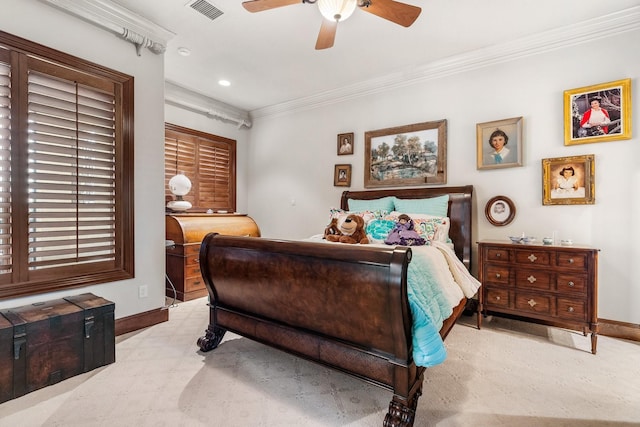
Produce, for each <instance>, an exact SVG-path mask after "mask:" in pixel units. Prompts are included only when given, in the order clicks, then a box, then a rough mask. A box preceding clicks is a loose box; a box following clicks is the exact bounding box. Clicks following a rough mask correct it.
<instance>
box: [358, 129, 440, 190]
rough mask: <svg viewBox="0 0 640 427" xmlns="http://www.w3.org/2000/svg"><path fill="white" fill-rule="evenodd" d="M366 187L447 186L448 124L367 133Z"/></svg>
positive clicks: (365, 137) (365, 158)
mask: <svg viewBox="0 0 640 427" xmlns="http://www.w3.org/2000/svg"><path fill="white" fill-rule="evenodd" d="M364 139H365V156H364V186H365V187H367V188H371V187H387V186H394V187H397V186H411V185H415V186H417V185H425V184H426V185H430V184H445V183H446V182H447V157H446V156H447V120H446V119H443V120H436V121H431V122H423V123H415V124H411V125H406V126H397V127H391V128H386V129H378V130H373V131H368V132H365V135H364Z"/></svg>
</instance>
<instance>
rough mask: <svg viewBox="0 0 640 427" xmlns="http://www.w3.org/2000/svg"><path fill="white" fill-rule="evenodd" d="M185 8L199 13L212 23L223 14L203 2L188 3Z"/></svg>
mask: <svg viewBox="0 0 640 427" xmlns="http://www.w3.org/2000/svg"><path fill="white" fill-rule="evenodd" d="M187 6H189V7H190V8H191V9H193V10H196V11H198V12H200V13H201V14H203V15H204V16H206V17H207V18H209V19H211V20H212V21H213V20H214V19H216V18H218V17H220V16H221V15H222V14H223V13H224V12H223V11H221V10H220V9H218V8H217V7H215V6H214V5H212V4H211V3H209V2H207V1H204V0H195V1H190V2H189V3H187Z"/></svg>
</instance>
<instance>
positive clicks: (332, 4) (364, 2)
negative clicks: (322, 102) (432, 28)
mask: <svg viewBox="0 0 640 427" xmlns="http://www.w3.org/2000/svg"><path fill="white" fill-rule="evenodd" d="M301 2H302V3H310V4H314V3H318V8H319V9H320V13H322V16H323V17H324V18H325V19H323V20H322V25H321V26H320V33H319V34H318V39H317V41H316V50H319V49H327V48H330V47H332V46H333V42H334V40H335V38H336V29H337V28H338V22H341V21H344V20H345V19H347V18H348V17H349V16H351V14H352V13H353V11H354V10H355V9H356V6H357V7H359V8H360V9H361V10H364V11H365V12H369V13H372V14H374V15H376V16H379V17H380V18H383V19H386V20H388V21H391V22H394V23H396V24H398V25H402V26H403V27H409V26H411V24H413V23H414V22H415V20H416V19H418V15H420V12H421V11H422V9H420V8H419V7H416V6H412V5H409V4H405V3H400V2H397V1H395V0H251V1H245V2H243V3H242V6H244V8H245V9H247V10H248V11H249V12H262V11H265V10H269V9H275V8H276V7H282V6H290V5H293V4H297V3H301Z"/></svg>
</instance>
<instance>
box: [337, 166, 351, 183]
mask: <svg viewBox="0 0 640 427" xmlns="http://www.w3.org/2000/svg"><path fill="white" fill-rule="evenodd" d="M333 185H334V186H336V187H350V186H351V165H336V167H335V170H334V172H333Z"/></svg>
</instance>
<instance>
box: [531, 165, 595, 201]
mask: <svg viewBox="0 0 640 427" xmlns="http://www.w3.org/2000/svg"><path fill="white" fill-rule="evenodd" d="M595 176H596V172H595V156H594V155H593V154H587V155H584V156H571V157H556V158H552V159H542V185H543V192H542V193H543V196H542V204H543V205H592V204H594V203H595V202H596V197H595V193H596V191H595V190H596V189H595Z"/></svg>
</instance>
